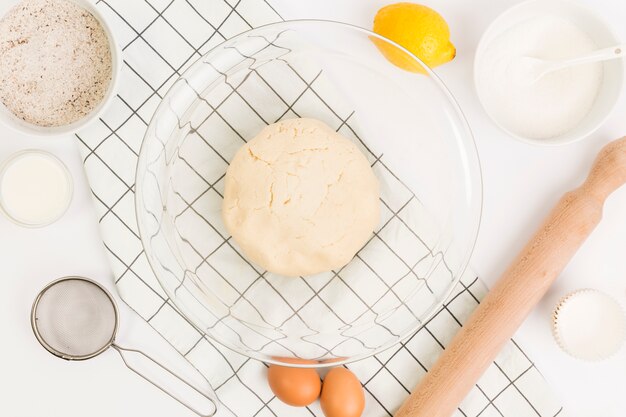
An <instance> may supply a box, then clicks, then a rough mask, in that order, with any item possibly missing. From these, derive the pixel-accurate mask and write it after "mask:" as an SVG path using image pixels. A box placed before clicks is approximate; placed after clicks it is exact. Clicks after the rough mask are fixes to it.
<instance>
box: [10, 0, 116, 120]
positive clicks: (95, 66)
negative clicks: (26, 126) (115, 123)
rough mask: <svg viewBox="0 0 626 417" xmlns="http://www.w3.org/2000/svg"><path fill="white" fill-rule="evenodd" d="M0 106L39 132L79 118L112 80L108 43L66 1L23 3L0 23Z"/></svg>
mask: <svg viewBox="0 0 626 417" xmlns="http://www.w3.org/2000/svg"><path fill="white" fill-rule="evenodd" d="M0 62H1V63H2V65H0V101H2V103H3V104H4V105H5V106H6V107H7V108H8V109H9V110H10V111H11V112H12V113H13V114H15V115H16V116H17V117H19V118H20V119H22V120H25V121H26V122H29V123H32V124H35V125H39V126H46V127H50V126H63V125H68V124H71V123H73V122H76V121H77V120H79V119H81V118H83V117H84V116H86V115H87V114H88V113H90V112H91V111H92V110H93V109H94V108H95V107H96V106H97V105H98V104H99V103H100V102H101V101H102V99H103V98H104V96H105V94H106V92H107V90H108V87H109V84H110V82H111V77H112V65H111V49H110V45H109V39H108V37H107V35H106V33H105V32H104V29H103V28H102V26H101V25H100V23H99V22H98V20H96V18H95V17H94V16H93V15H92V14H91V13H89V12H88V11H87V10H85V9H83V8H82V7H79V6H78V5H76V4H74V3H72V2H70V1H67V0H24V1H22V2H20V3H18V4H17V5H16V6H15V7H13V8H12V9H11V10H10V11H9V12H8V13H7V14H6V15H5V16H4V17H3V18H2V20H0Z"/></svg>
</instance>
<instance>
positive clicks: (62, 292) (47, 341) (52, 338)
mask: <svg viewBox="0 0 626 417" xmlns="http://www.w3.org/2000/svg"><path fill="white" fill-rule="evenodd" d="M117 317H118V314H117V308H116V306H115V304H114V302H113V299H112V298H111V297H110V296H109V294H107V293H106V291H105V290H104V289H103V288H101V287H100V286H99V285H97V284H95V283H93V282H91V281H89V280H86V279H83V278H73V277H70V278H63V279H61V280H58V281H55V282H53V283H51V284H50V285H48V286H47V287H46V288H44V290H43V291H42V292H41V293H40V294H39V296H38V297H37V299H36V300H35V304H34V305H33V312H32V324H33V329H34V330H35V334H36V336H37V338H38V339H39V341H40V342H41V344H42V345H44V347H45V348H46V349H48V350H49V351H50V352H51V353H53V354H55V355H57V356H60V357H62V358H64V359H75V360H80V359H88V358H91V357H93V356H96V355H98V354H99V353H101V352H102V351H104V350H105V349H107V348H108V347H109V346H110V345H111V343H113V340H114V338H115V333H116V331H117V323H118V318H117Z"/></svg>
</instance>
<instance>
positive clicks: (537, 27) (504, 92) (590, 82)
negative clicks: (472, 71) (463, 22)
mask: <svg viewBox="0 0 626 417" xmlns="http://www.w3.org/2000/svg"><path fill="white" fill-rule="evenodd" d="M595 49H598V46H597V45H596V44H595V42H594V41H593V40H592V39H591V38H590V37H589V35H588V34H587V33H585V32H584V31H583V30H582V29H580V28H579V27H578V26H576V25H575V24H574V23H573V22H571V21H569V20H567V19H564V18H562V17H557V16H549V15H546V16H540V17H535V18H531V19H528V20H526V21H523V22H521V23H519V24H517V25H516V26H513V27H511V28H510V29H508V30H507V31H505V32H504V33H503V34H502V35H500V36H499V37H497V38H495V39H494V40H493V41H491V43H490V44H488V45H487V47H486V48H485V50H484V52H483V56H482V58H481V59H480V61H479V63H478V65H477V68H476V71H477V74H476V75H477V76H476V81H477V83H478V87H479V91H480V92H481V99H482V101H483V104H484V105H485V108H486V109H487V111H488V112H489V113H490V114H491V116H492V117H493V118H494V119H495V120H496V121H497V122H498V123H499V124H500V125H502V126H503V127H504V128H506V129H507V130H509V131H511V132H513V133H515V134H517V135H519V136H523V137H526V138H531V139H548V138H553V137H556V136H559V135H562V134H564V133H567V132H568V131H570V130H572V129H573V128H575V127H576V126H577V125H578V124H579V123H580V122H581V121H582V120H583V119H584V118H585V116H587V114H588V113H589V111H590V110H591V108H592V106H593V104H594V102H595V100H596V97H597V95H598V91H599V89H600V86H601V84H602V76H603V65H602V64H601V63H595V64H586V65H580V66H576V67H570V68H565V69H562V70H559V71H555V72H552V73H549V74H546V75H544V76H543V77H541V78H540V79H538V80H533V79H530V80H525V79H523V77H520V76H519V72H520V68H518V67H516V66H517V65H520V62H523V61H521V59H522V57H532V58H538V59H542V60H560V59H567V58H572V57H576V56H579V55H583V54H585V53H587V52H591V51H593V50H595ZM521 71H523V68H522V69H521ZM530 76H531V77H532V74H530Z"/></svg>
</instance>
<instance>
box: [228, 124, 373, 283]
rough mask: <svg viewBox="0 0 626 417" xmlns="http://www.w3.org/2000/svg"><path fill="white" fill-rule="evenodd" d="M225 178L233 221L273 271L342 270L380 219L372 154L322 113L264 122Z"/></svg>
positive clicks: (250, 253)
mask: <svg viewBox="0 0 626 417" xmlns="http://www.w3.org/2000/svg"><path fill="white" fill-rule="evenodd" d="M225 181H226V184H225V191H224V203H223V207H222V216H223V218H224V223H225V224H226V228H227V229H228V231H229V232H230V233H231V235H232V236H233V238H234V240H235V241H236V242H237V243H238V244H239V246H240V247H241V249H242V250H243V252H244V254H245V255H246V256H247V257H248V258H249V259H250V260H252V261H253V262H256V263H257V264H259V265H260V266H262V267H263V268H265V269H267V270H268V271H270V272H273V273H277V274H281V275H286V276H302V275H311V274H316V273H319V272H324V271H329V270H331V269H332V270H337V269H339V268H341V267H343V266H344V265H346V264H347V263H348V262H350V260H351V259H352V258H353V257H354V255H355V254H356V252H357V251H358V250H359V249H361V247H362V246H363V245H364V244H365V243H366V242H367V241H368V239H369V238H370V237H371V236H372V233H373V231H374V228H375V227H376V225H377V224H378V222H379V215H380V201H379V185H378V180H377V179H376V177H375V175H374V172H373V171H372V168H371V167H370V164H369V162H368V161H367V159H366V158H365V156H364V155H363V154H362V153H361V152H360V151H359V149H358V148H357V147H356V146H355V145H354V144H353V143H352V142H351V141H349V140H348V139H346V138H344V137H343V136H341V135H340V134H338V133H336V132H335V131H334V130H332V129H331V128H330V127H328V126H327V125H325V124H324V123H322V122H320V121H318V120H314V119H290V120H283V121H281V122H278V123H274V124H272V125H269V126H267V127H265V128H264V129H263V130H262V131H261V132H260V133H259V134H258V135H257V136H255V137H254V138H253V139H252V140H250V141H249V142H248V143H246V144H245V145H244V146H242V147H241V148H240V149H239V150H238V151H237V154H236V155H235V157H234V158H233V160H232V161H231V163H230V166H229V167H228V170H227V171H226V180H225Z"/></svg>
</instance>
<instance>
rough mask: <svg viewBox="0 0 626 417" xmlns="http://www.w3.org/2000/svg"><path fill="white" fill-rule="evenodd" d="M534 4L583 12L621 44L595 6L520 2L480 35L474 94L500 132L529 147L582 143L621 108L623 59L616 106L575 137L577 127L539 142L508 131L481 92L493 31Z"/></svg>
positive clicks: (569, 0)
mask: <svg viewBox="0 0 626 417" xmlns="http://www.w3.org/2000/svg"><path fill="white" fill-rule="evenodd" d="M532 3H537V4H542V6H544V7H545V6H546V4H547V3H553V4H556V3H558V4H562V5H564V6H567V7H570V8H571V7H575V8H577V9H579V10H581V11H583V12H584V13H586V14H587V15H588V17H589V18H590V19H594V20H597V21H598V22H600V23H602V25H603V26H604V28H605V30H606V32H607V33H608V34H609V35H610V36H611V37H612V38H613V41H614V43H615V44H618V43H619V42H620V37H619V36H618V35H617V33H616V32H615V29H614V28H613V26H611V25H609V24H608V22H607V20H606V19H605V18H604V17H603V16H602V15H601V14H600V13H598V12H597V11H596V10H594V9H592V8H591V7H588V6H587V5H586V4H583V3H581V2H580V1H577V0H525V1H522V2H521V3H517V4H515V5H513V6H511V7H509V8H507V9H505V10H504V11H503V12H502V13H500V14H499V15H498V16H496V18H495V19H493V20H492V21H491V22H490V23H489V25H488V26H487V28H486V29H485V31H484V32H483V33H482V35H481V36H480V40H479V41H478V44H477V45H476V51H475V52H474V64H473V66H472V70H473V72H474V74H473V77H472V80H473V83H474V91H475V93H476V96H477V97H478V101H479V102H480V105H481V107H482V109H483V110H484V112H485V113H486V114H487V116H488V118H489V120H490V121H491V122H492V123H493V124H494V125H496V127H498V129H500V130H501V131H502V132H504V133H506V134H507V135H508V136H510V137H512V138H513V139H515V140H517V141H519V142H523V143H526V144H529V145H534V146H537V147H557V146H562V145H569V144H572V143H576V142H580V141H582V140H584V139H587V138H589V137H590V136H591V135H592V134H593V133H594V132H596V131H597V130H598V129H599V128H600V127H601V126H602V125H603V124H604V123H605V122H606V121H607V120H608V118H609V117H610V116H611V115H612V114H613V112H614V111H615V107H616V106H617V103H618V102H619V97H620V95H621V90H622V87H623V85H624V68H625V67H626V66H625V65H624V62H623V60H621V59H620V60H614V62H613V63H612V64H613V65H618V66H619V67H621V68H620V71H619V80H618V86H616V89H618V90H619V93H618V94H617V95H616V96H615V99H614V101H613V103H612V104H611V105H610V106H609V109H608V111H607V112H606V114H605V115H604V116H602V117H600V118H598V120H597V121H596V122H595V123H594V124H593V125H592V126H591V127H589V128H587V129H585V130H582V131H580V132H579V133H576V134H573V135H570V132H574V130H575V129H576V127H574V128H573V129H572V130H571V131H570V132H565V133H563V134H561V135H559V136H555V137H553V138H545V139H535V138H529V137H526V136H522V135H519V134H518V133H515V132H513V131H512V130H510V129H508V128H507V127H506V126H504V125H503V124H502V123H500V121H498V120H497V119H496V117H495V116H493V112H492V111H490V110H489V109H488V108H487V106H486V105H485V101H484V99H483V94H482V93H481V89H480V88H479V84H480V83H479V82H478V72H479V71H478V63H479V62H480V59H479V58H480V57H481V55H482V54H483V53H484V51H485V49H486V47H487V45H488V42H489V41H491V40H492V38H493V34H492V33H491V32H493V31H494V27H495V25H496V24H498V23H499V22H500V21H501V20H503V19H505V18H508V17H509V16H513V15H515V13H517V12H518V11H519V10H520V9H523V8H525V7H528V6H529V5H530V4H532ZM594 104H595V102H594ZM568 136H569V138H568ZM560 138H564V139H560Z"/></svg>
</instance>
